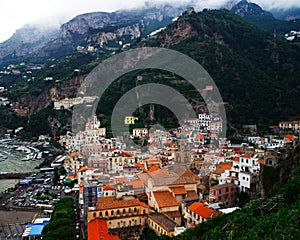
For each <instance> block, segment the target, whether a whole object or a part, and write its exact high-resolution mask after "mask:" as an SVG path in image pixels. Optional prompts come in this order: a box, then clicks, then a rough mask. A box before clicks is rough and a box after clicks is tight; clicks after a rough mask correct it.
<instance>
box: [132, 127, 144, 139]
mask: <svg viewBox="0 0 300 240" xmlns="http://www.w3.org/2000/svg"><path fill="white" fill-rule="evenodd" d="M147 135H148V129H147V128H134V129H133V133H132V136H133V137H140V138H141V137H145V136H147Z"/></svg>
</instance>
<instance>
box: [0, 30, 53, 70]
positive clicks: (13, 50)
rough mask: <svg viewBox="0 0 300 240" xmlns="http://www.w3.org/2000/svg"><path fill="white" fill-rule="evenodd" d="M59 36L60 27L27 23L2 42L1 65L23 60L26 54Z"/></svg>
mask: <svg viewBox="0 0 300 240" xmlns="http://www.w3.org/2000/svg"><path fill="white" fill-rule="evenodd" d="M57 36H58V29H55V28H48V27H41V26H37V25H25V26H24V27H22V28H20V29H19V30H17V31H16V32H15V33H14V34H13V36H12V37H11V38H9V39H8V40H6V41H4V42H2V43H0V65H7V64H10V63H13V62H16V61H22V60H23V58H24V56H27V55H30V54H32V53H33V52H35V51H36V50H38V49H40V48H43V47H45V46H46V44H47V43H48V42H49V41H50V40H51V39H53V38H55V37H57Z"/></svg>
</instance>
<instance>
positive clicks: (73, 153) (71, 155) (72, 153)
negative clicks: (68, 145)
mask: <svg viewBox="0 0 300 240" xmlns="http://www.w3.org/2000/svg"><path fill="white" fill-rule="evenodd" d="M69 156H70V157H76V156H77V152H71V153H70V154H69Z"/></svg>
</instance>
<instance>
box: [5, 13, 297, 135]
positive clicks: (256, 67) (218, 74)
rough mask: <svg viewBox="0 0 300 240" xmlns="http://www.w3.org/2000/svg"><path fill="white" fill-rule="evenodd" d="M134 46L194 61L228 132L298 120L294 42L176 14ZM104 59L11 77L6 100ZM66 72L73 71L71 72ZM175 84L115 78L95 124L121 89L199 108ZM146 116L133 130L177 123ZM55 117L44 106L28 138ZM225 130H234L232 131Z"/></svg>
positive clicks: (233, 22)
mask: <svg viewBox="0 0 300 240" xmlns="http://www.w3.org/2000/svg"><path fill="white" fill-rule="evenodd" d="M189 27H190V28H191V30H190V31H189V33H188V34H186V35H184V36H178V32H180V31H181V30H180V31H179V28H180V29H181V28H182V29H188V28H189ZM137 46H164V47H170V48H172V49H175V50H178V51H180V52H182V53H184V54H187V55H189V56H191V57H192V58H193V59H195V60H197V61H198V62H199V63H200V64H201V65H202V66H203V67H204V68H205V69H206V70H207V71H208V73H209V74H210V75H211V76H212V77H213V79H214V81H215V82H216V85H217V86H218V88H219V90H220V92H221V95H222V97H223V100H224V102H225V107H226V112H227V119H228V121H229V125H230V126H232V127H233V129H239V128H240V127H241V126H242V125H243V124H258V127H259V129H264V130H267V129H268V126H270V125H275V124H277V123H278V122H279V121H281V120H294V119H298V118H300V115H299V113H300V105H299V104H298V102H300V88H299V79H300V54H299V52H300V47H299V45H297V44H294V43H289V42H286V41H285V40H284V39H279V38H276V39H275V38H274V37H273V34H270V33H268V32H266V31H264V30H262V29H259V28H258V27H255V26H254V25H252V24H250V23H249V22H248V21H247V20H245V19H243V18H242V17H239V16H237V15H235V14H233V13H231V12H229V11H227V10H205V11H203V12H199V13H193V14H190V15H188V14H183V15H182V16H181V17H180V18H179V19H178V21H176V22H174V23H173V24H171V25H169V26H168V27H167V28H166V29H165V30H164V31H162V32H161V33H160V34H159V35H158V37H156V38H152V37H151V38H146V39H144V40H143V41H142V42H141V43H138V45H137ZM134 47H136V46H134ZM111 54H112V53H110V52H106V53H101V54H85V53H84V54H83V53H76V54H72V55H70V56H68V57H66V58H64V59H62V60H60V61H58V62H53V63H51V64H50V65H49V66H48V67H46V68H45V69H42V70H41V71H39V72H36V73H34V74H35V75H34V80H31V81H29V82H28V80H26V79H23V80H22V79H18V81H17V85H16V86H13V87H12V88H11V89H10V92H9V98H12V99H15V100H17V99H19V97H21V96H24V95H28V94H31V95H32V96H34V97H35V96H39V95H40V94H41V93H42V92H44V91H45V90H46V89H49V88H51V87H52V86H54V84H55V83H54V82H55V81H52V82H51V81H44V80H43V79H44V78H45V77H47V76H48V77H49V76H52V77H53V78H54V80H60V81H62V82H64V81H68V80H69V79H71V78H73V77H76V75H85V74H87V73H89V71H91V70H92V69H93V67H95V66H96V65H97V64H98V63H99V62H101V60H102V59H105V58H107V57H109V56H110V55H111ZM74 69H78V70H79V71H76V72H75V71H74ZM137 75H141V76H142V77H143V80H142V81H140V82H137V80H136V77H137ZM178 80H180V78H179V77H178V76H174V75H172V74H169V73H166V72H159V71H154V70H147V71H137V72H133V73H129V74H126V75H125V76H122V77H121V78H120V79H118V80H117V81H115V82H114V83H113V84H112V85H111V86H110V87H109V88H108V89H107V90H106V92H105V93H104V95H103V96H102V99H101V101H100V104H101V105H100V106H99V107H98V109H97V114H98V116H99V117H101V118H102V119H103V125H102V126H104V127H109V125H110V115H111V113H112V110H113V107H114V106H115V104H116V103H117V101H118V100H119V99H120V97H121V96H122V95H123V94H124V93H126V92H127V91H128V90H129V89H132V88H133V87H135V86H136V85H140V84H144V83H149V82H157V83H162V84H167V85H169V86H171V87H173V88H175V89H176V90H178V91H180V92H181V93H182V94H183V95H184V96H185V97H186V98H187V99H188V100H189V101H190V102H191V103H194V105H197V104H198V105H199V103H200V102H201V101H202V100H201V96H199V94H198V93H197V92H196V91H195V90H194V89H193V88H192V87H191V86H190V85H189V84H188V83H186V82H184V81H178ZM70 97H72V96H70ZM149 113H150V107H149V105H148V106H144V107H142V108H140V109H138V110H137V111H136V113H135V114H136V115H137V116H138V117H139V118H140V121H139V122H138V123H137V124H138V126H141V125H143V124H144V125H148V124H153V123H156V122H159V123H160V124H165V127H175V126H176V125H177V121H176V119H175V117H174V115H173V114H172V113H171V112H168V111H167V110H166V109H165V108H164V107H162V106H155V111H154V119H153V118H152V120H151V119H150V118H149ZM0 114H1V113H0ZM56 114H57V113H55V111H52V110H50V109H49V108H46V109H45V110H42V112H41V113H37V114H35V115H31V118H30V120H29V127H28V131H34V133H33V134H32V135H33V136H35V135H37V134H40V133H48V132H49V129H50V124H51V121H48V126H47V125H46V124H45V125H42V124H39V121H40V122H41V123H42V122H43V121H41V120H42V119H43V120H45V119H50V118H51V116H55V115H56ZM4 115H5V112H3V116H4ZM69 115H70V114H69ZM8 117H9V115H8V116H7V117H5V118H4V119H7V118H8ZM12 119H13V118H12V117H10V118H9V119H7V121H8V122H10V123H11V124H10V126H14V125H16V124H15V123H13V121H12ZM22 121H24V120H23V119H22V118H21V119H19V120H18V119H17V122H20V123H22ZM64 122H65V123H69V122H68V121H65V120H64ZM31 123H32V124H31ZM35 124H37V127H35ZM30 126H32V127H30ZM231 132H233V133H234V131H232V129H231Z"/></svg>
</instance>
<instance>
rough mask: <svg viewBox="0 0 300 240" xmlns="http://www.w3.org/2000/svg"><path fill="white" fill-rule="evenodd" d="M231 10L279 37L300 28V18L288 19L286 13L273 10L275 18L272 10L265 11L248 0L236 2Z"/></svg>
mask: <svg viewBox="0 0 300 240" xmlns="http://www.w3.org/2000/svg"><path fill="white" fill-rule="evenodd" d="M230 11H231V12H233V13H235V14H237V15H240V16H242V17H244V18H245V19H247V20H248V21H249V22H251V23H252V24H254V25H256V26H257V27H260V28H262V29H264V30H266V31H268V32H270V33H272V34H274V35H276V36H279V37H283V36H284V35H285V34H286V33H288V32H290V31H291V30H296V31H297V30H298V29H299V28H300V19H294V20H293V21H288V20H289V19H286V20H285V19H283V18H284V16H287V15H286V14H285V13H283V12H281V11H275V10H273V12H274V14H276V17H277V18H275V17H274V16H273V14H272V13H271V12H268V11H265V10H263V9H262V8H261V7H260V6H259V5H257V4H255V3H251V2H248V1H246V0H243V1H240V2H239V3H237V4H235V5H234V6H233V7H232V8H231V9H230ZM288 11H289V10H286V12H288ZM280 14H282V15H281V17H279V15H280ZM296 16H297V13H296V12H295V15H294V17H296ZM278 18H279V19H278Z"/></svg>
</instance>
